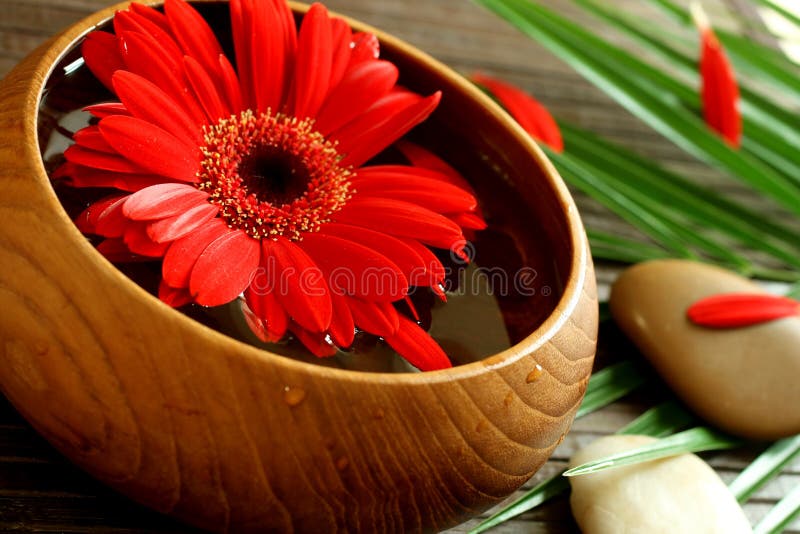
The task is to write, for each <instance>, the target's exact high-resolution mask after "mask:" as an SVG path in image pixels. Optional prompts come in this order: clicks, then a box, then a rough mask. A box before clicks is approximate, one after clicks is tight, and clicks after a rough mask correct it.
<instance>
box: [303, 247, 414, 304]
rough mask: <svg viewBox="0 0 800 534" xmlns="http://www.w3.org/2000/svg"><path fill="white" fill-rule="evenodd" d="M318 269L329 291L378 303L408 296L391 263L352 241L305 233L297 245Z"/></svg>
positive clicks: (402, 275) (395, 266)
mask: <svg viewBox="0 0 800 534" xmlns="http://www.w3.org/2000/svg"><path fill="white" fill-rule="evenodd" d="M298 246H300V247H301V248H302V249H303V250H304V251H305V252H306V253H308V255H309V256H311V258H312V259H313V260H314V261H315V263H316V264H317V265H318V266H319V267H320V269H322V271H323V272H324V273H325V276H326V277H327V279H328V285H329V286H330V288H331V291H339V292H341V293H343V294H346V295H351V296H354V297H358V298H362V299H366V300H371V301H381V302H392V301H395V300H399V299H402V298H403V297H404V296H405V295H407V294H408V280H407V279H406V277H405V275H404V274H403V272H402V271H401V270H400V268H399V267H398V266H397V265H395V263H394V262H393V261H392V260H390V259H389V258H387V257H386V256H384V255H383V254H380V253H378V252H376V251H375V250H373V249H371V248H369V247H365V246H364V245H359V244H358V243H354V242H352V241H348V240H346V239H342V238H339V237H334V236H332V235H321V234H319V233H316V234H315V233H308V234H305V235H304V237H303V241H301V242H300V243H299V245H298Z"/></svg>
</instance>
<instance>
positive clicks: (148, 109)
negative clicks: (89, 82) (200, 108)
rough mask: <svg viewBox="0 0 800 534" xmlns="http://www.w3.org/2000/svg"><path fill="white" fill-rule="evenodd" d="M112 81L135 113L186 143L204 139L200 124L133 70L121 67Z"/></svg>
mask: <svg viewBox="0 0 800 534" xmlns="http://www.w3.org/2000/svg"><path fill="white" fill-rule="evenodd" d="M113 83H114V91H116V93H117V96H118V97H119V99H120V100H122V102H123V103H124V104H125V109H126V110H128V111H129V112H130V114H131V115H133V116H134V117H136V118H139V119H142V120H145V121H147V122H151V123H153V124H155V125H156V126H159V127H161V128H163V129H164V130H166V131H167V132H169V133H171V134H172V135H174V136H175V137H177V138H179V139H181V140H182V141H185V142H186V143H187V144H192V143H195V144H196V143H199V142H200V141H201V139H202V136H201V130H200V127H199V126H198V125H197V124H195V123H194V122H193V121H192V118H191V117H190V116H189V115H187V114H186V112H185V111H183V108H181V107H180V106H179V105H177V104H176V102H174V101H173V100H172V98H170V97H169V95H167V93H165V92H164V91H162V90H161V89H160V88H158V87H157V86H156V85H155V84H153V83H152V82H150V81H148V80H146V79H145V78H142V77H141V76H139V75H137V74H133V73H132V72H127V71H119V72H117V73H116V74H114V78H113Z"/></svg>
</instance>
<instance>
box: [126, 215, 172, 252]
mask: <svg viewBox="0 0 800 534" xmlns="http://www.w3.org/2000/svg"><path fill="white" fill-rule="evenodd" d="M123 240H124V241H125V245H126V246H127V247H128V248H129V249H130V251H131V252H133V253H134V254H139V255H140V256H148V257H150V258H162V257H164V254H165V253H166V252H167V248H168V247H169V243H156V242H155V241H153V240H152V239H150V236H149V235H147V224H146V223H142V222H137V221H128V224H127V225H126V226H125V235H124V236H123Z"/></svg>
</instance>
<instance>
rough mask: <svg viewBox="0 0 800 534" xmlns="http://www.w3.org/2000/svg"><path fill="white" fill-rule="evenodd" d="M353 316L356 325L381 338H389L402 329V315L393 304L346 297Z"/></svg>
mask: <svg viewBox="0 0 800 534" xmlns="http://www.w3.org/2000/svg"><path fill="white" fill-rule="evenodd" d="M344 298H345V299H346V300H347V306H348V307H349V308H350V311H351V312H352V314H353V321H354V322H355V325H356V326H357V327H358V328H360V329H361V330H364V331H366V332H369V333H370V334H374V335H376V336H380V337H384V338H385V337H388V336H392V335H394V334H396V333H397V329H398V328H400V314H398V313H397V310H395V309H394V306H392V303H391V302H368V301H365V300H361V299H355V298H352V297H344Z"/></svg>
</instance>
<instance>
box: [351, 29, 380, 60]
mask: <svg viewBox="0 0 800 534" xmlns="http://www.w3.org/2000/svg"><path fill="white" fill-rule="evenodd" d="M380 55H381V45H380V42H378V38H377V37H375V35H374V34H372V33H364V32H359V33H357V34H355V35H353V50H352V52H351V53H350V67H353V66H354V65H357V64H359V63H361V62H362V61H369V60H371V59H378V57H380Z"/></svg>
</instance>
